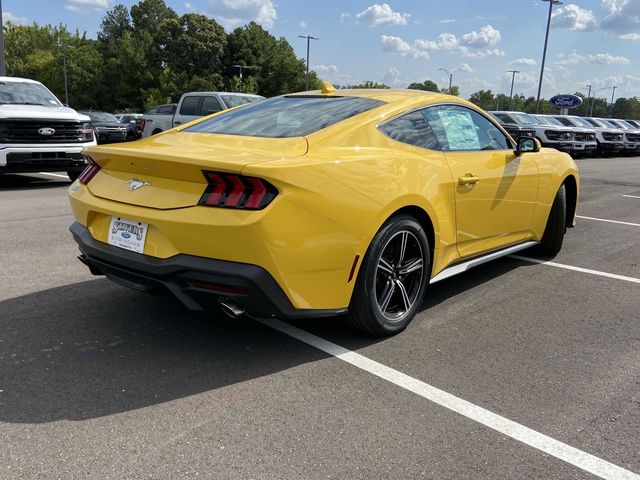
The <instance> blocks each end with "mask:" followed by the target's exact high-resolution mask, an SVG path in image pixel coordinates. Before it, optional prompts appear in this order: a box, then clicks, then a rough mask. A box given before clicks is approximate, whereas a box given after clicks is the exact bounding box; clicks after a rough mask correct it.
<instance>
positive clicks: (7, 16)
mask: <svg viewBox="0 0 640 480" xmlns="http://www.w3.org/2000/svg"><path fill="white" fill-rule="evenodd" d="M2 22H3V23H7V22H11V23H13V24H14V25H27V24H28V23H29V20H28V19H27V17H18V16H16V15H14V14H13V13H11V12H2Z"/></svg>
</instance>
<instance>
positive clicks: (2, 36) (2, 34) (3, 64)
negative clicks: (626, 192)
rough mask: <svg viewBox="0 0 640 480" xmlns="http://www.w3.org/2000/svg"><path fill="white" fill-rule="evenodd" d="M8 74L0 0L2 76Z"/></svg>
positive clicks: (0, 66) (0, 72)
mask: <svg viewBox="0 0 640 480" xmlns="http://www.w3.org/2000/svg"><path fill="white" fill-rule="evenodd" d="M6 75H7V67H6V65H5V63H4V23H2V0H0V77H4V76H6Z"/></svg>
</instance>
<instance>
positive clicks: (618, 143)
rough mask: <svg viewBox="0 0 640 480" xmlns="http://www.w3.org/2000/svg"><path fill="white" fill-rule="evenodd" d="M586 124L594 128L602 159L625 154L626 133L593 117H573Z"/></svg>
mask: <svg viewBox="0 0 640 480" xmlns="http://www.w3.org/2000/svg"><path fill="white" fill-rule="evenodd" d="M572 118H575V119H580V121H583V122H586V123H587V125H590V126H591V127H593V128H594V129H595V131H596V140H597V142H598V153H599V154H600V156H601V157H606V156H608V155H612V154H614V155H615V154H618V153H623V152H624V150H625V144H624V131H622V130H620V129H619V128H617V127H614V126H613V125H611V124H608V123H606V122H603V121H600V120H598V119H597V118H591V117H572Z"/></svg>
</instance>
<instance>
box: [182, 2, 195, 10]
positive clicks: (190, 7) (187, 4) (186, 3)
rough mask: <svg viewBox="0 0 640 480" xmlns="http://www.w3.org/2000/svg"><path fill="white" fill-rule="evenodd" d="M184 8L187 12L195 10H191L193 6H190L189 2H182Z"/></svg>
mask: <svg viewBox="0 0 640 480" xmlns="http://www.w3.org/2000/svg"><path fill="white" fill-rule="evenodd" d="M184 8H186V9H187V10H195V9H194V8H193V5H191V3H189V2H184Z"/></svg>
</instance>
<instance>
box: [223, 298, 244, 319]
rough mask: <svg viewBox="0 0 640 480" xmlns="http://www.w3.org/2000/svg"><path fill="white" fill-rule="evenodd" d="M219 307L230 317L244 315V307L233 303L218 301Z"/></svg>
mask: <svg viewBox="0 0 640 480" xmlns="http://www.w3.org/2000/svg"><path fill="white" fill-rule="evenodd" d="M220 309H221V310H222V311H223V312H224V313H225V314H226V315H227V316H229V317H231V318H238V317H241V316H242V315H244V308H242V307H239V306H238V305H236V304H235V303H232V302H227V301H222V300H221V301H220Z"/></svg>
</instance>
